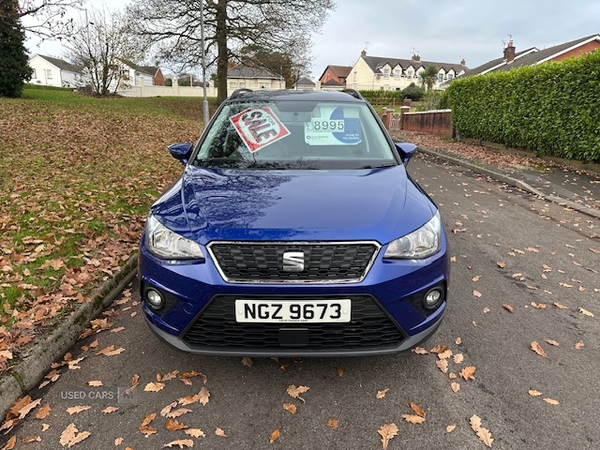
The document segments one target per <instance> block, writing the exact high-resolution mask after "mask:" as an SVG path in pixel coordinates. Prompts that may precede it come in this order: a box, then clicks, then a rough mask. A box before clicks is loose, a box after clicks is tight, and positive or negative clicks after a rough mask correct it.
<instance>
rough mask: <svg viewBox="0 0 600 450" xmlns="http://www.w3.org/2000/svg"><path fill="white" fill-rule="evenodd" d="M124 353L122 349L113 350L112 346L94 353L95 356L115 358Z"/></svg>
mask: <svg viewBox="0 0 600 450" xmlns="http://www.w3.org/2000/svg"><path fill="white" fill-rule="evenodd" d="M124 351H125V349H124V348H123V347H121V348H118V349H116V350H115V346H114V345H109V346H108V347H106V348H103V349H102V350H100V351H98V352H96V355H104V356H115V355H118V354H120V353H123V352H124Z"/></svg>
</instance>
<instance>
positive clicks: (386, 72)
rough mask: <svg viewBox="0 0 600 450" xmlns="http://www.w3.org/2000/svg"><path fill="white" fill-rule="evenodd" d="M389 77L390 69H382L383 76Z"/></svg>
mask: <svg viewBox="0 0 600 450" xmlns="http://www.w3.org/2000/svg"><path fill="white" fill-rule="evenodd" d="M389 77H390V69H383V78H384V79H386V80H387V79H388V78H389Z"/></svg>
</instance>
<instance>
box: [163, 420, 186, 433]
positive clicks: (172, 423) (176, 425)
mask: <svg viewBox="0 0 600 450" xmlns="http://www.w3.org/2000/svg"><path fill="white" fill-rule="evenodd" d="M165 427H166V429H167V430H169V431H177V430H185V429H187V428H189V427H188V426H187V425H184V424H182V423H180V422H178V421H177V420H175V419H167V423H166V424H165Z"/></svg>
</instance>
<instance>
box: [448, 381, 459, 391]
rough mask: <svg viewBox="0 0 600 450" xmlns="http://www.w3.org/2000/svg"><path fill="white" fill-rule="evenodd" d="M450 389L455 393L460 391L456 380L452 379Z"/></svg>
mask: <svg viewBox="0 0 600 450" xmlns="http://www.w3.org/2000/svg"><path fill="white" fill-rule="evenodd" d="M450 389H452V392H454V393H455V394H456V393H457V392H458V391H460V383H457V382H456V381H453V382H452V383H451V384H450Z"/></svg>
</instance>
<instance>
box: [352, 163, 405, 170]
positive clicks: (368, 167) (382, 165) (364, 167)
mask: <svg viewBox="0 0 600 450" xmlns="http://www.w3.org/2000/svg"><path fill="white" fill-rule="evenodd" d="M397 165H398V164H396V163H385V164H378V165H377V164H375V165H367V166H362V167H360V168H361V169H382V168H384V167H394V166H397Z"/></svg>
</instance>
